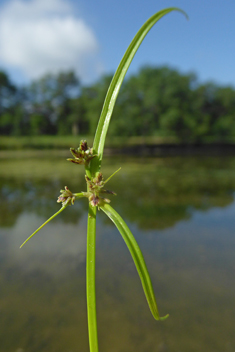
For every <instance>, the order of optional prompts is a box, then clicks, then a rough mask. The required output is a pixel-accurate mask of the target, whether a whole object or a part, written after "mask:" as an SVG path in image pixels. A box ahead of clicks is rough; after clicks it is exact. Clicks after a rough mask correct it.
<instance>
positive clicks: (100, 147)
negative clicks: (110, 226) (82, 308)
mask: <svg viewBox="0 0 235 352" xmlns="http://www.w3.org/2000/svg"><path fill="white" fill-rule="evenodd" d="M172 11H178V12H181V13H183V14H184V15H185V16H186V17H187V15H186V14H185V12H184V11H182V10H181V9H178V8H175V7H171V8H167V9H163V10H161V11H159V12H157V13H156V14H155V15H153V16H152V17H150V18H149V19H148V20H147V21H146V22H145V23H144V25H143V26H142V27H141V28H140V30H139V31H138V32H137V34H136V35H135V37H134V38H133V40H132V42H131V43H130V45H129V47H128V49H127V51H126V52H125V54H124V56H123V58H122V60H121V62H120V64H119V66H118V68H117V71H116V72H115V74H114V76H113V79H112V81H111V83H110V86H109V89H108V92H107V95H106V98H105V101H104V105H103V109H102V111H101V115H100V119H99V122H98V126H97V130H96V134H95V138H94V142H93V146H92V148H90V147H88V145H87V142H86V141H85V140H82V141H81V142H80V146H79V147H78V148H77V149H75V148H70V151H71V153H72V155H73V158H71V159H67V160H69V161H71V162H73V163H74V164H79V165H84V167H85V180H86V183H87V189H86V191H84V192H80V193H72V192H71V191H70V190H69V189H68V187H67V186H66V187H65V189H64V190H61V191H60V192H61V194H60V196H59V197H58V200H57V202H58V203H61V205H62V206H61V208H60V210H59V211H58V212H56V213H55V214H54V215H52V216H51V217H50V218H49V219H48V220H47V221H46V222H45V223H44V224H42V225H41V226H40V227H39V228H38V229H37V230H36V231H35V232H34V233H33V234H32V235H31V236H29V237H28V238H27V239H26V241H25V242H24V243H23V244H22V245H21V246H20V248H21V247H23V245H24V244H25V243H26V242H27V241H28V240H29V239H30V238H31V237H33V236H34V235H35V234H36V233H37V232H38V231H39V230H40V229H41V228H42V227H43V226H45V225H46V224H47V223H48V222H49V221H51V220H52V219H53V218H55V217H56V216H57V215H59V213H61V212H62V211H64V210H65V209H66V208H67V207H68V206H69V205H73V204H74V202H75V200H77V199H78V198H83V197H85V198H87V199H88V221H87V256H86V291H87V316H88V332H89V346H90V352H98V336H97V319H96V294H95V255H96V213H97V208H98V210H102V211H103V212H104V213H105V214H106V215H107V216H108V217H109V218H110V220H111V221H112V222H113V223H114V224H115V226H116V227H117V229H118V230H119V232H120V234H121V236H122V237H123V239H124V241H125V243H126V245H127V247H128V249H129V251H130V253H131V256H132V258H133V260H134V263H135V266H136V269H137V272H138V274H139V277H140V280H141V283H142V286H143V290H144V293H145V296H146V299H147V302H148V305H149V308H150V311H151V313H152V315H153V317H154V318H155V319H156V320H164V319H166V318H167V317H168V314H167V315H165V316H164V317H160V315H159V312H158V307H157V303H156V299H155V295H154V291H153V287H152V283H151V279H150V276H149V273H148V270H147V267H146V264H145V260H144V257H143V255H142V252H141V250H140V247H139V246H138V244H137V242H136V240H135V238H134V236H133V234H132V233H131V231H130V229H129V228H128V226H127V224H126V223H125V221H124V220H123V219H122V217H121V216H120V215H119V214H118V213H117V212H116V211H115V210H114V209H113V208H112V206H111V205H110V199H108V198H107V196H108V195H115V193H114V192H113V191H110V190H107V189H106V183H107V182H108V181H109V179H110V178H111V177H112V176H113V175H114V174H115V173H116V172H117V171H119V170H120V169H119V170H117V171H115V172H114V173H113V175H111V176H110V177H109V178H108V179H106V180H104V178H103V175H102V173H101V164H102V159H103V151H104V145H105V138H106V135H107V131H108V127H109V123H110V119H111V116H112V112H113V109H114V105H115V102H116V99H117V96H118V93H119V90H120V87H121V84H122V82H123V79H124V77H125V75H126V72H127V70H128V68H129V66H130V63H131V61H132V59H133V57H134V56H135V53H136V52H137V50H138V48H139V46H140V44H141V43H142V41H143V39H144V38H145V36H146V35H147V33H148V32H149V30H150V29H151V28H152V27H153V26H154V25H155V23H156V22H157V21H158V20H160V19H161V18H162V17H163V16H165V15H166V14H168V13H170V12H172Z"/></svg>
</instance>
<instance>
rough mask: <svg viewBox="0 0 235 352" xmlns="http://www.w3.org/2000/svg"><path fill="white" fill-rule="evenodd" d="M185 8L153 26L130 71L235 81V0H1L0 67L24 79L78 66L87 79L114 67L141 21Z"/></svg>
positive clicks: (17, 80) (87, 81) (227, 82)
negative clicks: (168, 70)
mask: <svg viewBox="0 0 235 352" xmlns="http://www.w3.org/2000/svg"><path fill="white" fill-rule="evenodd" d="M171 6H174V7H180V8H182V9H183V10H184V11H186V12H187V14H188V16H189V21H187V20H186V19H185V18H184V17H183V16H182V15H181V14H180V13H177V12H174V13H171V14H169V15H167V16H166V17H164V18H163V19H161V20H160V21H159V22H158V23H157V24H156V25H155V27H154V28H153V29H152V30H151V31H150V33H149V34H148V35H147V37H146V39H145V40H144V42H143V44H142V45H141V47H140V49H139V51H138V53H137V54H136V57H135V58H134V60H133V62H132V64H131V67H130V70H129V74H130V73H135V72H137V71H138V69H139V68H140V67H142V66H144V65H154V66H159V65H160V66H161V65H169V66H170V67H173V68H176V69H179V70H180V71H181V72H182V73H188V72H195V73H196V74H197V76H198V79H199V82H201V83H202V82H208V81H213V82H215V83H217V84H220V85H233V86H234V87H235V60H234V56H235V40H234V38H235V21H234V17H235V1H234V0H206V1H205V0H197V1H196V0H194V1H193V0H155V1H153V0H135V1H134V0H119V1H111V0H109V1H108V0H104V1H102V0H100V1H99V0H77V1H75V0H7V1H6V0H0V68H1V69H4V70H6V71H7V72H8V74H9V75H10V77H11V79H12V80H13V81H14V82H15V83H17V84H24V83H27V82H29V81H30V80H32V79H35V78H38V77H40V76H41V75H43V74H45V73H46V72H49V71H52V72H58V71H59V70H67V69H74V70H75V71H76V72H77V74H78V76H79V77H80V78H81V80H82V82H83V83H84V84H90V83H92V82H94V81H95V80H97V79H98V78H99V77H100V75H101V74H104V73H113V72H114V71H115V69H116V68H117V65H118V63H119V61H120V59H121V57H122V56H123V54H124V52H125V50H126V48H127V46H128V45H129V43H130V41H131V39H132V38H133V36H134V35H135V33H136V32H137V30H138V29H139V28H140V26H141V25H142V24H143V23H144V22H145V21H146V20H147V19H148V18H149V17H150V16H151V15H152V14H154V13H155V12H157V11H159V10H161V9H163V8H165V7H171Z"/></svg>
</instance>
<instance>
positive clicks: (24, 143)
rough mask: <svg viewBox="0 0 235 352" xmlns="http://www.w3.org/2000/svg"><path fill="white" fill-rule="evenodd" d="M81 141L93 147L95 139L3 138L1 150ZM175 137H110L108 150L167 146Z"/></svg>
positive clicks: (53, 146) (73, 144)
mask: <svg viewBox="0 0 235 352" xmlns="http://www.w3.org/2000/svg"><path fill="white" fill-rule="evenodd" d="M81 139H86V140H87V142H88V145H89V146H91V145H92V142H93V137H90V136H83V135H79V136H23V137H13V136H1V137H0V150H6V149H17V150H19V149H68V148H70V147H74V148H75V147H78V146H79V142H80V140H81ZM176 142H177V141H176V139H175V138H173V137H158V136H149V137H147V136H146V137H141V136H133V137H109V138H107V143H106V148H110V147H113V148H119V147H124V146H134V145H144V144H165V143H176Z"/></svg>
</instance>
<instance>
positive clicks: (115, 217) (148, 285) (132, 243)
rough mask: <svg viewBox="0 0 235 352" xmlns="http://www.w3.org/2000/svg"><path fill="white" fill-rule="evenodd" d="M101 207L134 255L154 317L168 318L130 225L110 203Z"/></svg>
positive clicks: (157, 318)
mask: <svg viewBox="0 0 235 352" xmlns="http://www.w3.org/2000/svg"><path fill="white" fill-rule="evenodd" d="M100 208H101V209H102V210H103V212H104V213H105V214H106V215H107V216H108V217H109V218H110V219H111V220H112V221H113V223H114V224H115V225H116V227H117V229H118V230H119V232H120V234H121V235H122V237H123V239H124V241H125V243H126V245H127V247H128V249H129V251H130V253H131V255H132V258H133V260H134V263H135V266H136V269H137V271H138V273H139V276H140V280H141V283H142V286H143V289H144V293H145V296H146V298H147V301H148V304H149V308H150V310H151V313H152V315H153V317H154V318H155V319H156V320H164V319H166V318H167V317H168V316H169V315H168V314H167V315H166V316H164V317H162V318H161V317H160V316H159V313H158V308H157V303H156V299H155V296H154V292H153V286H152V282H151V279H150V276H149V273H148V269H147V267H146V264H145V260H144V257H143V254H142V252H141V250H140V247H139V245H138V243H137V242H136V240H135V238H134V236H133V235H132V233H131V231H130V229H129V227H128V226H127V224H126V223H125V221H124V220H123V219H122V218H121V216H120V215H119V214H118V213H117V212H116V211H115V210H114V209H113V208H112V207H111V206H110V205H109V204H105V205H103V206H100Z"/></svg>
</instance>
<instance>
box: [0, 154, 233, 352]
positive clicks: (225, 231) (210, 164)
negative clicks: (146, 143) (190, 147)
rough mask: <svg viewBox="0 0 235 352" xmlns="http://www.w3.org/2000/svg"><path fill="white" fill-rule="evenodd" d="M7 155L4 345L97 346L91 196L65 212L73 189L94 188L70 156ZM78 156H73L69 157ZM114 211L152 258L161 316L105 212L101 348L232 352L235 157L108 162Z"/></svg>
mask: <svg viewBox="0 0 235 352" xmlns="http://www.w3.org/2000/svg"><path fill="white" fill-rule="evenodd" d="M63 154H64V153H61V152H57V151H53V152H43V153H40V152H36V151H35V152H18V153H17V152H14V153H11V152H1V154H0V189H1V190H0V193H1V202H0V210H1V211H0V268H1V269H0V351H3V352H80V351H82V352H88V336H87V321H86V297H85V257H86V221H87V215H86V212H87V201H86V200H85V199H81V200H79V201H76V202H75V205H74V206H71V207H69V208H67V209H66V210H65V211H64V212H63V213H61V214H60V215H59V216H58V217H57V218H55V219H54V220H53V221H52V222H50V223H49V224H48V225H47V226H46V227H44V228H43V230H42V231H41V232H39V233H38V234H37V235H35V237H34V238H33V239H31V240H30V241H29V242H28V243H27V244H26V245H25V246H24V247H23V248H22V249H19V246H20V244H21V243H22V242H23V241H24V240H25V239H26V238H27V237H28V236H29V235H30V234H31V233H32V232H33V231H34V230H35V229H36V228H37V227H38V226H39V225H41V223H42V222H44V221H45V220H46V219H47V218H48V217H49V216H51V215H52V214H53V213H54V212H56V211H57V210H58V209H59V205H58V204H57V203H56V199H57V197H58V195H59V191H60V189H63V188H64V186H65V185H67V186H68V187H69V188H70V189H71V190H72V191H73V192H80V191H83V190H84V191H85V181H84V171H83V168H82V167H80V166H79V165H75V164H72V163H68V162H67V161H66V160H65V158H66V157H67V155H66V153H65V154H64V155H63ZM68 157H69V155H68ZM120 166H121V167H122V169H121V171H119V173H117V174H116V175H115V176H114V177H113V179H111V180H110V182H109V187H108V188H109V189H111V190H113V191H115V192H116V193H117V194H118V195H117V196H115V197H112V202H111V204H112V206H113V207H114V208H115V209H116V210H117V211H118V212H119V213H120V214H121V215H122V216H123V218H124V219H125V220H126V221H127V223H128V225H129V226H130V228H131V230H132V231H133V234H134V235H135V237H136V239H137V241H138V243H139V245H140V247H141V249H142V251H143V254H144V257H145V259H146V263H147V267H148V269H149V272H150V276H151V278H152V282H153V287H154V291H155V294H156V298H157V303H158V308H159V311H160V314H161V315H162V316H163V315H165V314H167V313H169V314H170V317H169V318H168V319H167V320H166V321H164V322H156V321H155V320H154V319H153V318H152V316H151V313H150V311H149V308H148V305H147V302H146V299H145V297H144V294H143V290H142V287H141V284H140V280H139V277H138V275H137V272H136V270H135V267H134V264H133V262H132V258H131V256H130V254H129V252H128V250H127V248H126V246H125V244H124V242H123V240H122V238H121V236H120V235H119V233H118V231H117V230H116V229H115V228H114V226H113V224H112V223H111V222H110V220H109V219H108V218H106V217H105V215H104V214H103V213H101V212H99V213H98V223H97V269H96V270H97V278H96V281H97V315H98V333H99V345H100V351H102V352H106V351H107V352H110V351H112V352H125V351H128V352H150V351H151V352H163V351H164V352H165V351H171V352H188V351H190V352H194V351H200V352H204V351H205V352H232V351H234V350H235V334H234V330H235V280H234V272H235V255H234V254H235V234H234V232H235V202H234V191H235V157H218V158H217V157H203V158H202V157H200V158H199V157H198V158H197V157H193V158H192V157H174V158H145V159H144V158H141V159H140V158H118V157H115V158H114V159H110V158H108V159H106V160H105V162H104V165H103V169H102V171H103V174H104V176H105V177H106V178H107V177H108V176H109V175H110V174H112V173H113V172H114V171H115V170H116V169H118V168H119V167H120Z"/></svg>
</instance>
